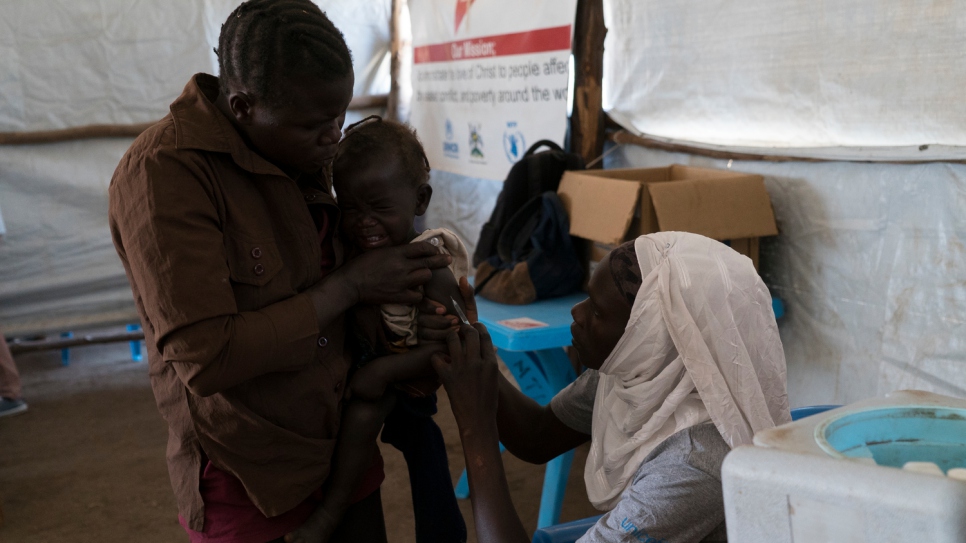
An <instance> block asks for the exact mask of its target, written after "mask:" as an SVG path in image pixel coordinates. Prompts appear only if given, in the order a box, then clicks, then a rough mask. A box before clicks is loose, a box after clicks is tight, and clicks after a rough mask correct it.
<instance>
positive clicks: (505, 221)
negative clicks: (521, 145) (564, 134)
mask: <svg viewBox="0 0 966 543" xmlns="http://www.w3.org/2000/svg"><path fill="white" fill-rule="evenodd" d="M543 145H546V146H548V147H550V148H551V150H550V151H544V152H540V153H535V151H536V150H537V149H538V148H539V147H541V146H543ZM583 168H584V162H583V160H582V159H581V158H580V157H579V156H577V155H574V154H571V153H567V152H565V151H564V150H562V149H561V148H560V147H559V146H558V145H557V144H555V143H553V142H551V141H539V142H537V143H536V144H534V145H533V146H532V147H530V149H529V150H528V151H527V152H526V154H525V155H524V157H523V158H521V159H520V161H519V162H517V163H516V164H514V165H513V167H512V168H511V169H510V173H509V175H508V176H507V179H506V181H505V182H504V185H503V190H502V192H500V196H499V197H498V198H497V201H496V207H495V208H494V209H493V214H492V216H491V217H490V221H489V222H488V223H486V225H485V226H484V227H483V230H482V231H481V233H480V243H479V244H478V245H477V248H476V252H475V253H474V255H473V262H474V265H477V270H476V289H475V290H476V293H477V294H479V295H481V296H483V297H485V298H489V299H491V300H494V301H496V302H500V303H508V304H527V303H530V302H533V301H534V300H539V299H544V298H553V297H556V296H563V295H566V294H569V293H571V292H574V291H575V290H577V289H579V288H580V285H581V283H582V282H583V267H582V266H581V263H580V259H579V258H578V257H577V252H576V250H575V249H574V246H573V242H572V240H571V238H570V221H569V219H568V218H567V213H566V211H565V210H564V208H563V204H562V203H561V202H560V198H559V197H558V196H557V192H556V191H557V186H558V185H559V184H560V178H561V177H563V172H564V171H565V170H575V169H583Z"/></svg>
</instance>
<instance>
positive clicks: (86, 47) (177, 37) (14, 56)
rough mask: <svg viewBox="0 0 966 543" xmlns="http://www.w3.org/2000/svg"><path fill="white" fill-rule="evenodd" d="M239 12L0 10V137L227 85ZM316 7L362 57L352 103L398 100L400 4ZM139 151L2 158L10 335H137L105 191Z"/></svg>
mask: <svg viewBox="0 0 966 543" xmlns="http://www.w3.org/2000/svg"><path fill="white" fill-rule="evenodd" d="M239 3H240V0H207V1H204V2H195V1H192V0H178V1H169V2H146V1H143V0H142V1H135V2H130V1H122V0H102V1H99V2H85V1H79V2H61V1H57V0H38V1H35V2H0V131H34V130H51V129H58V128H66V127H72V126H81V125H87V124H112V123H121V124H123V123H135V122H146V121H153V120H157V119H160V118H161V117H163V116H164V115H166V114H167V111H168V105H169V104H170V103H171V102H172V101H174V99H175V98H177V96H178V95H179V94H180V93H181V90H182V89H183V88H184V85H185V83H187V81H188V79H189V78H190V77H191V75H192V74H194V73H196V72H208V73H217V71H218V70H217V65H216V60H215V57H214V53H213V51H212V49H213V48H214V47H215V46H216V45H217V38H218V34H219V32H220V28H221V23H222V22H223V21H224V20H225V18H226V17H227V16H228V14H229V13H230V12H231V10H233V9H234V8H235V6H237V5H238V4H239ZM318 4H319V5H320V6H321V7H322V9H323V10H326V11H327V12H328V14H329V16H330V18H331V19H332V20H333V22H334V23H335V24H336V26H337V27H339V28H340V29H341V30H342V31H343V33H344V34H345V35H346V41H347V42H348V44H349V47H350V49H352V51H353V59H354V63H355V70H356V85H355V89H354V92H355V93H356V94H357V95H358V94H380V93H385V92H388V90H389V69H388V66H389V61H388V51H389V21H390V17H391V3H390V1H389V0H380V1H373V2H356V1H354V0H328V1H320V2H318ZM351 117H355V118H358V113H356V114H354V115H352V116H351ZM351 117H350V119H349V122H351V121H352V118H351ZM130 143H131V140H128V139H111V140H84V141H76V142H68V143H58V144H50V145H32V146H0V208H2V209H3V219H4V222H5V225H6V229H7V232H6V235H5V236H4V237H3V240H2V241H0V330H2V331H3V333H5V334H26V333H32V332H44V331H58V330H69V329H71V328H82V327H87V326H96V325H101V324H112V323H123V322H134V321H136V319H137V315H136V313H135V311H134V302H133V300H132V298H131V291H130V288H129V286H128V284H127V280H126V278H125V275H124V269H123V268H122V267H121V263H120V260H118V258H117V254H116V253H115V251H114V247H113V244H112V243H111V238H110V232H109V231H108V226H107V186H108V183H109V182H110V179H111V175H112V173H113V171H114V168H115V167H116V166H117V163H118V161H119V160H120V158H121V156H122V155H123V154H124V151H125V150H126V149H127V147H128V146H129V145H130Z"/></svg>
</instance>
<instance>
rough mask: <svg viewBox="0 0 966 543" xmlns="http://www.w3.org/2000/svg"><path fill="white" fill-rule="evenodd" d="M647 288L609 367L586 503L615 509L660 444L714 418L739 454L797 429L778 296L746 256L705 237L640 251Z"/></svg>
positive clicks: (668, 237)
mask: <svg viewBox="0 0 966 543" xmlns="http://www.w3.org/2000/svg"><path fill="white" fill-rule="evenodd" d="M634 248H635V250H636V252H637V259H638V262H639V263H640V266H641V277H642V284H641V288H640V290H639V291H638V293H637V297H636V299H635V300H634V305H633V307H632V308H631V316H630V319H629V320H628V321H627V327H626V328H625V329H624V335H623V336H621V339H620V341H618V342H617V346H616V347H614V350H613V351H612V352H611V353H610V356H608V357H607V360H605V361H604V363H603V365H602V366H601V368H600V373H601V375H600V383H599V384H598V385H597V396H596V399H595V403H594V422H593V436H592V438H593V440H592V442H591V449H590V455H589V456H588V458H587V465H586V467H585V470H584V480H585V482H586V484H587V494H588V495H589V497H590V501H591V502H592V503H593V504H594V506H595V507H597V508H598V509H600V510H610V509H612V508H613V507H614V506H615V505H616V504H617V502H618V501H620V497H621V494H622V493H623V491H624V489H625V488H627V486H628V484H630V483H631V481H632V480H633V478H634V475H635V474H636V473H637V471H638V469H639V468H640V466H641V464H642V463H643V461H644V458H645V457H647V455H648V454H649V453H650V452H651V451H652V450H654V448H655V447H657V446H658V445H659V444H660V443H661V442H662V441H664V440H665V439H667V438H668V437H670V436H671V435H673V434H674V433H676V432H678V431H680V430H683V429H685V428H688V427H691V426H694V425H696V424H700V423H702V422H706V421H708V420H711V421H713V422H714V424H715V426H716V427H717V429H718V431H719V432H720V433H721V436H722V437H723V438H724V440H725V441H726V442H727V443H728V445H730V446H731V447H735V446H737V445H742V444H748V443H751V439H752V437H753V436H754V434H755V432H758V431H760V430H763V429H766V428H771V427H773V426H775V425H777V424H783V423H785V422H788V421H789V420H790V417H789V413H788V395H787V392H786V387H785V354H784V351H783V350H782V343H781V339H780V338H779V337H778V325H777V324H776V322H775V315H774V313H773V310H772V305H771V295H770V294H769V292H768V288H767V287H766V286H765V284H764V283H763V282H762V280H761V278H760V277H759V276H758V274H757V273H756V272H755V268H754V266H753V265H752V263H751V260H749V259H748V258H747V257H744V256H742V255H740V254H738V253H736V252H735V251H733V250H732V249H730V248H729V247H727V246H725V245H724V244H722V243H720V242H718V241H714V240H711V239H708V238H706V237H704V236H699V235H697V234H687V233H682V232H661V233H657V234H651V235H647V236H641V237H639V238H637V240H636V241H635V242H634Z"/></svg>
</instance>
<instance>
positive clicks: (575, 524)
mask: <svg viewBox="0 0 966 543" xmlns="http://www.w3.org/2000/svg"><path fill="white" fill-rule="evenodd" d="M602 516H604V515H597V516H596V517H587V518H582V519H580V520H575V521H572V522H565V523H563V524H557V525H555V526H547V527H546V528H539V529H537V531H536V532H534V533H533V543H574V541H577V540H578V539H580V536H582V535H584V534H586V533H587V530H589V529H590V527H591V526H593V525H594V524H595V523H596V522H597V521H598V520H599V519H600V517H602Z"/></svg>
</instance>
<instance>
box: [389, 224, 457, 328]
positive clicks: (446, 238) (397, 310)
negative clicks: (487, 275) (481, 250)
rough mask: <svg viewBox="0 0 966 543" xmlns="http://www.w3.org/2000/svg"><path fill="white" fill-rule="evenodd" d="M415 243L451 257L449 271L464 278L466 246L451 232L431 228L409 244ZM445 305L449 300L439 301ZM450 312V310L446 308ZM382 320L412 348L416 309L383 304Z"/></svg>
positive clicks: (400, 305)
mask: <svg viewBox="0 0 966 543" xmlns="http://www.w3.org/2000/svg"><path fill="white" fill-rule="evenodd" d="M417 241H427V242H429V243H431V244H432V245H434V246H435V247H436V248H437V249H439V252H440V253H441V254H444V255H450V256H452V257H453V262H451V263H450V265H449V270H450V271H451V272H453V276H454V277H455V278H456V280H457V281H459V278H460V277H466V274H467V272H468V270H469V258H468V255H467V252H466V246H465V245H463V241H462V240H461V239H460V238H459V236H457V235H456V234H454V233H453V232H451V231H449V230H447V229H445V228H432V229H429V230H426V231H424V232H423V233H422V234H420V235H418V236H416V237H415V238H414V239H413V240H412V241H411V242H410V243H416V242H417ZM439 301H440V302H442V303H447V305H448V302H449V300H439ZM448 309H450V311H452V308H448ZM381 310H382V318H383V320H384V321H385V323H386V326H388V328H389V330H390V331H391V332H392V333H394V334H396V335H397V336H399V337H400V338H405V345H406V346H412V345H415V344H416V342H417V339H416V307H415V306H413V305H411V304H383V305H382V307H381Z"/></svg>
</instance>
